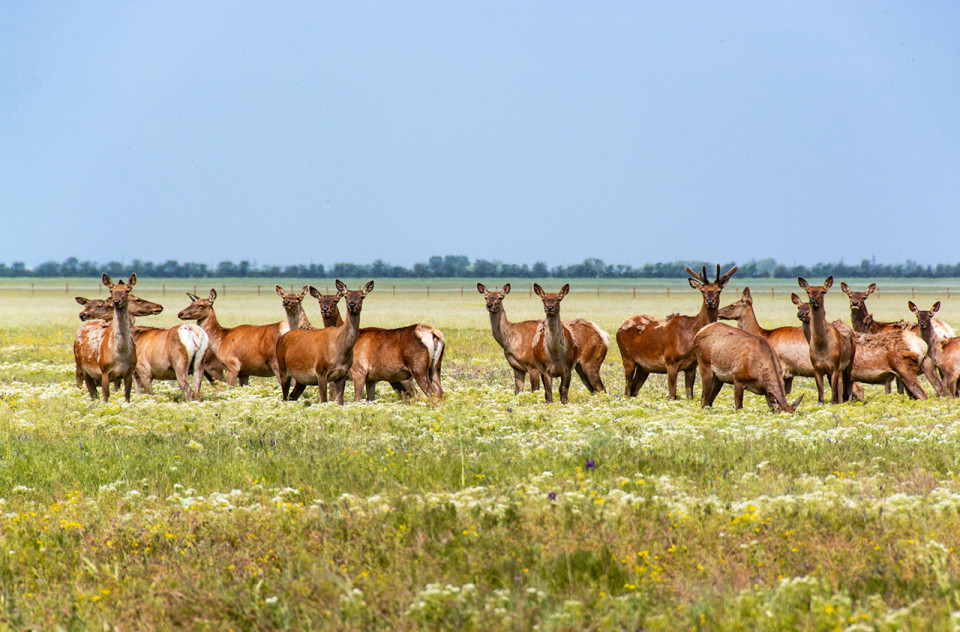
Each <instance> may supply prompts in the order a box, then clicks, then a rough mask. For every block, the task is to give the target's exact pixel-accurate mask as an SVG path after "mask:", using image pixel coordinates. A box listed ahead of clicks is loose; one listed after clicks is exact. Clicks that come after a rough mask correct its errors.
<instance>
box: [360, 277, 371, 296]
mask: <svg viewBox="0 0 960 632" xmlns="http://www.w3.org/2000/svg"><path fill="white" fill-rule="evenodd" d="M372 291H373V279H370V280H369V281H367V284H366V285H364V286H363V289H362V290H361V293H362V294H363V295H364V296H366V295H367V294H369V293H370V292H372Z"/></svg>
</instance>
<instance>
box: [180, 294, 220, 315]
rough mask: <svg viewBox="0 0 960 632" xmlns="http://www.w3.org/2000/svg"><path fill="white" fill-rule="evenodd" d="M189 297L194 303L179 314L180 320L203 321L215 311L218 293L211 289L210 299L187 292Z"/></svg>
mask: <svg viewBox="0 0 960 632" xmlns="http://www.w3.org/2000/svg"><path fill="white" fill-rule="evenodd" d="M187 296H188V297H189V298H190V300H191V301H192V302H191V303H190V304H189V305H187V306H186V307H185V308H183V310H182V311H181V312H180V313H179V314H177V318H179V319H180V320H203V319H204V318H206V317H207V316H209V315H210V312H212V311H213V302H214V301H215V300H217V291H216V290H214V289H213V288H211V289H210V297H209V298H200V297H199V296H197V295H196V294H191V293H190V292H187Z"/></svg>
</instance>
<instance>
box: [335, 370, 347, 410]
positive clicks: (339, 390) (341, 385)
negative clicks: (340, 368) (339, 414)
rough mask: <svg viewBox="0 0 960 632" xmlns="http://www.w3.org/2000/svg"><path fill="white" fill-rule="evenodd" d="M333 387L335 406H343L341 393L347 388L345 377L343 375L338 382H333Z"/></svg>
mask: <svg viewBox="0 0 960 632" xmlns="http://www.w3.org/2000/svg"><path fill="white" fill-rule="evenodd" d="M334 385H336V387H337V404H339V405H340V406H343V391H344V389H346V388H347V376H346V375H344V376H343V377H342V378H340V379H339V380H336V381H334Z"/></svg>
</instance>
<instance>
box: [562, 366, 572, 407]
mask: <svg viewBox="0 0 960 632" xmlns="http://www.w3.org/2000/svg"><path fill="white" fill-rule="evenodd" d="M572 379H573V372H572V371H570V370H567V371H564V372H563V375H562V376H561V377H560V403H561V404H566V403H567V401H568V399H569V394H570V380H572Z"/></svg>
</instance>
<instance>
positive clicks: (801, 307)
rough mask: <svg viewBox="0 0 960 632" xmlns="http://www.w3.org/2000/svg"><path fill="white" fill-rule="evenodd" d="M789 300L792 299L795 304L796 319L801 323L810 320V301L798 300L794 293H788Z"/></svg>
mask: <svg viewBox="0 0 960 632" xmlns="http://www.w3.org/2000/svg"><path fill="white" fill-rule="evenodd" d="M790 300H792V301H793V304H794V305H796V306H797V319H798V320H799V321H800V322H801V323H809V322H810V303H805V302H804V301H802V300H800V297H799V296H797V295H796V294H791V295H790Z"/></svg>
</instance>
